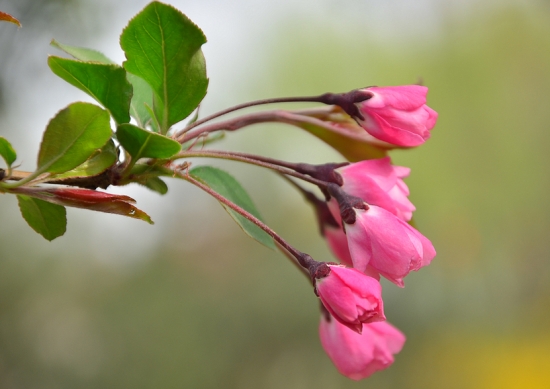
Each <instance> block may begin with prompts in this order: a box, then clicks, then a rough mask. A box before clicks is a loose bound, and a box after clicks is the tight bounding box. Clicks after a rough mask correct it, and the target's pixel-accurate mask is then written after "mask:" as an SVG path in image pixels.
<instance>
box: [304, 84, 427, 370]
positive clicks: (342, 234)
mask: <svg viewBox="0 0 550 389" xmlns="http://www.w3.org/2000/svg"><path fill="white" fill-rule="evenodd" d="M426 93H427V88H425V87H422V86H417V85H409V86H400V87H385V88H383V87H373V88H367V89H363V90H359V91H355V93H354V95H353V99H356V100H358V102H356V103H354V107H355V108H357V110H355V108H349V106H346V105H345V104H342V108H343V109H344V110H345V111H346V112H347V113H349V114H350V116H352V117H353V118H354V119H355V120H356V121H357V123H358V124H359V125H360V126H361V127H362V128H363V129H364V130H366V131H367V132H368V133H369V134H370V135H371V136H373V137H375V138H376V139H378V140H379V141H383V142H385V143H389V144H391V145H394V146H407V147H412V146H418V145H419V144H422V143H423V142H424V141H425V140H426V139H427V138H428V137H429V136H430V132H429V131H430V130H431V129H432V128H433V126H434V125H435V121H436V119H437V113H436V112H435V111H434V110H432V109H431V108H429V107H428V106H426ZM357 96H360V97H359V98H357ZM348 125H349V124H348ZM310 170H311V169H310ZM326 171H327V169H326V167H323V168H319V169H318V171H317V173H316V174H312V175H313V176H316V177H317V178H324V179H325V180H327V181H331V184H329V185H327V188H326V195H327V201H326V202H324V201H321V200H316V201H312V203H314V204H315V207H316V210H317V215H318V219H319V222H320V225H321V231H322V233H323V235H324V237H325V238H326V241H327V243H328V246H329V247H330V249H331V251H332V252H333V254H334V255H335V256H336V257H337V258H338V260H339V261H340V263H341V265H337V264H328V265H327V266H328V268H329V269H330V271H324V272H322V274H321V275H320V277H317V278H316V280H315V281H316V291H317V293H318V295H319V298H320V300H321V302H322V304H323V308H324V309H323V315H322V318H321V324H320V327H319V332H320V338H321V344H322V345H323V347H324V349H325V351H326V352H327V354H328V355H329V357H330V358H331V359H332V361H333V362H334V364H335V365H336V367H337V369H338V370H339V371H340V372H341V373H342V374H343V375H345V376H347V377H349V378H351V379H355V380H358V379H362V378H365V377H368V376H369V375H371V374H372V373H374V372H376V371H378V370H381V369H384V368H386V367H388V366H389V365H391V364H392V363H393V360H394V359H393V355H394V354H396V353H398V352H399V351H400V350H401V348H402V347H403V344H404V342H405V336H404V335H403V334H402V333H401V332H400V331H399V330H397V329H396V328H395V327H393V326H392V325H390V324H389V323H387V322H386V321H385V316H384V312H383V302H382V297H381V289H382V288H381V286H380V283H379V280H380V276H383V277H385V278H387V279H388V280H389V281H391V282H393V283H394V284H396V285H398V286H400V287H404V282H403V279H404V278H405V277H406V276H407V275H408V274H409V273H410V272H411V271H413V270H414V271H417V270H419V269H420V268H421V267H423V266H426V265H428V264H429V263H430V262H431V260H432V259H433V258H434V256H435V254H436V253H435V249H434V247H433V245H432V244H431V242H430V241H429V240H428V239H427V238H426V237H424V236H423V235H422V234H421V233H420V232H419V231H417V230H416V229H415V228H413V227H412V226H411V225H410V224H409V223H408V222H409V221H410V220H411V218H412V214H413V212H414V210H415V207H414V205H413V204H412V203H411V201H410V200H409V199H408V195H409V189H408V187H407V185H406V184H405V183H404V181H403V179H404V178H405V177H407V176H408V175H409V173H410V169H409V168H406V167H402V166H395V165H392V163H391V159H390V158H389V157H387V156H386V157H382V158H376V159H368V160H362V161H359V162H356V163H351V164H348V165H345V166H341V167H337V168H335V169H334V170H333V171H332V172H331V174H330V175H329V174H327V172H326ZM310 174H311V173H310ZM310 199H311V196H310Z"/></svg>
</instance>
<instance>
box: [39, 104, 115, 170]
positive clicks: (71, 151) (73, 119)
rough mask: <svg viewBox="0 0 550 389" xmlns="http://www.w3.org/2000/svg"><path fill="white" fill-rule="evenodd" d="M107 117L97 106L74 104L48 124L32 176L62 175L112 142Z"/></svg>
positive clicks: (105, 112) (107, 114) (60, 112)
mask: <svg viewBox="0 0 550 389" xmlns="http://www.w3.org/2000/svg"><path fill="white" fill-rule="evenodd" d="M111 135H112V131H111V126H110V123H109V113H108V112H107V111H105V110H103V109H101V108H99V107H98V106H97V105H94V104H89V103H73V104H71V105H69V106H68V107H67V108H65V109H63V110H61V111H59V112H58V113H57V115H56V116H55V117H54V118H53V119H52V120H51V121H50V122H49V123H48V126H47V127H46V131H45V132H44V136H43V138H42V143H41V145H40V151H39V153H38V168H37V172H35V173H44V172H50V173H64V172H66V171H69V170H71V169H74V168H75V167H77V166H79V165H80V164H82V163H83V162H84V161H86V160H87V159H88V158H89V157H90V156H91V155H92V154H93V153H94V152H96V150H98V149H101V148H102V147H103V146H104V145H105V144H106V143H107V141H109V139H110V138H111Z"/></svg>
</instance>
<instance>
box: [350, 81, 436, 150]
mask: <svg viewBox="0 0 550 389" xmlns="http://www.w3.org/2000/svg"><path fill="white" fill-rule="evenodd" d="M361 92H363V93H365V94H366V95H368V96H370V97H369V98H368V99H367V100H364V101H361V102H358V103H356V105H357V107H358V109H359V112H360V113H361V114H362V116H363V119H361V118H356V120H357V122H358V123H359V124H360V125H361V127H363V128H364V129H365V130H366V131H367V132H368V133H369V134H371V135H372V136H374V137H375V138H377V139H380V140H382V141H384V142H388V143H391V144H394V145H397V146H403V147H414V146H419V145H421V144H423V143H424V142H425V141H426V140H427V139H428V138H429V137H430V131H431V130H432V128H433V127H434V126H435V123H436V121H437V112H435V111H434V110H433V109H431V108H430V107H428V106H427V105H426V95H427V94H428V88H427V87H425V86H420V85H402V86H387V87H370V88H365V89H362V90H361Z"/></svg>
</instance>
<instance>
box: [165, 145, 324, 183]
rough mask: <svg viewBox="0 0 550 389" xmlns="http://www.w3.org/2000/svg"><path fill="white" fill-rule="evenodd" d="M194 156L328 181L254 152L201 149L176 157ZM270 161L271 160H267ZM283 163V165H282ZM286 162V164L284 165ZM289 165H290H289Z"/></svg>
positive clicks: (316, 180)
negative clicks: (230, 161)
mask: <svg viewBox="0 0 550 389" xmlns="http://www.w3.org/2000/svg"><path fill="white" fill-rule="evenodd" d="M193 157H203V158H220V159H229V160H233V161H239V162H245V163H249V164H252V165H256V166H261V167H265V168H268V169H271V170H275V171H277V172H279V173H281V174H285V175H289V176H293V177H296V178H299V179H300V180H303V181H306V182H309V183H311V184H314V185H317V186H318V187H320V188H326V186H327V182H326V181H322V180H318V179H316V178H313V177H310V176H308V175H306V174H302V173H298V172H296V171H294V170H292V166H293V165H294V164H292V163H290V162H288V163H286V162H284V161H278V160H275V159H270V158H264V157H260V156H255V155H252V154H241V153H233V152H229V151H217V150H208V151H205V150H201V151H182V152H180V153H179V154H177V155H176V156H175V157H172V158H173V159H175V158H178V159H179V158H193ZM257 157H258V158H257ZM267 161H269V162H267ZM279 163H280V164H279ZM282 164H283V166H281V165H282ZM284 164H286V166H284ZM287 166H288V167H287Z"/></svg>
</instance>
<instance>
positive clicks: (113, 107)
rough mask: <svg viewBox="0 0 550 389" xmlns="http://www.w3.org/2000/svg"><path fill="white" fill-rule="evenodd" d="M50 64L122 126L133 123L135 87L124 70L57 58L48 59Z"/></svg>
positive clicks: (58, 74) (58, 73)
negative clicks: (107, 111) (133, 89)
mask: <svg viewBox="0 0 550 389" xmlns="http://www.w3.org/2000/svg"><path fill="white" fill-rule="evenodd" d="M48 65H49V66H50V69H51V70H52V71H53V72H54V73H55V74H56V75H57V76H59V77H61V78H62V79H63V80H65V81H67V82H68V83H69V84H71V85H73V86H75V87H77V88H78V89H80V90H82V91H84V92H86V93H87V94H88V95H90V96H92V97H93V98H94V99H96V100H97V102H98V103H100V104H101V105H103V106H104V107H105V108H107V109H108V110H109V112H110V113H111V115H112V116H113V118H114V119H115V121H116V122H117V123H118V124H121V123H128V122H129V121H130V114H129V110H130V100H131V99H132V84H130V83H129V82H128V80H127V79H126V71H125V70H124V69H123V68H122V67H120V66H118V65H107V64H102V63H95V62H94V63H92V62H82V61H76V60H72V59H67V58H61V57H55V56H50V57H49V58H48Z"/></svg>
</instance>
